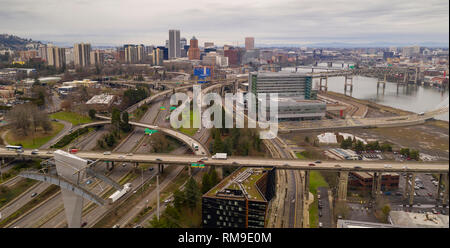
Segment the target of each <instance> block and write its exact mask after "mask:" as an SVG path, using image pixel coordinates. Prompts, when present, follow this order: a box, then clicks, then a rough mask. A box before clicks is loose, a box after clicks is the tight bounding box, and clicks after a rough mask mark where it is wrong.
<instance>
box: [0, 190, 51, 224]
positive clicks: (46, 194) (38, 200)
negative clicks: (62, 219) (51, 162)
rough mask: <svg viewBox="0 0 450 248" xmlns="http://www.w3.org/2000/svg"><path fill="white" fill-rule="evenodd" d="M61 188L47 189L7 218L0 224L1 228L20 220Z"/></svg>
mask: <svg viewBox="0 0 450 248" xmlns="http://www.w3.org/2000/svg"><path fill="white" fill-rule="evenodd" d="M58 190H59V186H56V185H50V186H49V187H48V188H47V189H45V190H44V191H42V192H41V193H40V194H39V195H38V196H36V197H35V198H34V199H33V200H31V201H29V202H28V203H26V204H25V205H23V206H22V207H21V208H19V209H18V210H17V211H16V212H14V213H12V214H11V215H10V216H8V217H6V218H5V219H3V220H2V221H1V222H0V227H5V226H6V225H8V224H9V223H12V222H14V221H15V220H16V219H17V218H19V217H20V216H21V215H22V214H24V213H26V212H27V211H29V210H30V209H32V208H33V207H35V206H37V205H38V204H39V203H41V202H42V201H44V200H46V199H48V198H49V197H50V196H52V195H53V194H55V193H56V192H58Z"/></svg>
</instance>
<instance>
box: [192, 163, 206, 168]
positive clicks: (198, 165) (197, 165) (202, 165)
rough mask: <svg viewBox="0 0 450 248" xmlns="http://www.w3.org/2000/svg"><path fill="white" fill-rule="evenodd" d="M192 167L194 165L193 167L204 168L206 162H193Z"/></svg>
mask: <svg viewBox="0 0 450 248" xmlns="http://www.w3.org/2000/svg"><path fill="white" fill-rule="evenodd" d="M191 167H193V168H204V167H205V165H204V164H197V163H192V164H191Z"/></svg>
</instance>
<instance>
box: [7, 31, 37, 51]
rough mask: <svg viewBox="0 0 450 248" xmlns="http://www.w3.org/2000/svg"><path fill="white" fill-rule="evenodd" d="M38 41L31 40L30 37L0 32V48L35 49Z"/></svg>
mask: <svg viewBox="0 0 450 248" xmlns="http://www.w3.org/2000/svg"><path fill="white" fill-rule="evenodd" d="M39 44H41V42H40V41H33V40H32V39H24V38H20V37H19V36H15V35H10V34H0V50H2V49H11V50H26V49H36V48H37V47H38V46H39Z"/></svg>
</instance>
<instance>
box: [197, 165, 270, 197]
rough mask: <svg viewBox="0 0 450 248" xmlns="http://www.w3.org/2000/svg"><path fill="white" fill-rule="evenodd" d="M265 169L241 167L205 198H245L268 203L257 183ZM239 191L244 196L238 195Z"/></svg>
mask: <svg viewBox="0 0 450 248" xmlns="http://www.w3.org/2000/svg"><path fill="white" fill-rule="evenodd" d="M265 170H266V169H264V168H248V167H241V168H239V169H237V170H236V171H235V172H233V173H232V174H231V175H229V176H228V177H226V178H225V179H223V180H222V181H221V182H220V183H219V184H217V185H216V186H215V187H214V188H212V189H211V190H210V191H208V192H207V193H206V194H205V196H222V197H245V198H247V199H249V200H256V201H266V199H265V197H264V195H262V194H261V192H260V191H259V189H258V186H257V185H256V182H258V180H259V179H261V177H262V176H263V175H264V171H265ZM238 191H242V192H244V194H243V195H242V194H236V193H237V192H238Z"/></svg>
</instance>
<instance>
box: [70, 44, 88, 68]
mask: <svg viewBox="0 0 450 248" xmlns="http://www.w3.org/2000/svg"><path fill="white" fill-rule="evenodd" d="M73 62H74V65H75V67H88V66H89V65H90V63H91V44H88V43H77V44H75V45H73Z"/></svg>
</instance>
